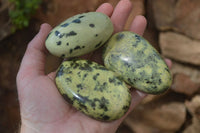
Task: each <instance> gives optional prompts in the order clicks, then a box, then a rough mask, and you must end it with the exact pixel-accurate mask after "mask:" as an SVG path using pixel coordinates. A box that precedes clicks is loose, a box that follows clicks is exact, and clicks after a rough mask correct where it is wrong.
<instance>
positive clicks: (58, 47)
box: [45, 12, 113, 58]
mask: <svg viewBox="0 0 200 133" xmlns="http://www.w3.org/2000/svg"><path fill="white" fill-rule="evenodd" d="M112 33H113V24H112V22H111V20H110V18H109V17H108V16H106V15H105V14H103V13H100V12H89V13H83V14H78V15H75V16H73V17H71V18H69V19H67V20H65V21H64V22H62V23H61V24H59V25H58V26H56V27H55V28H54V29H53V30H52V31H51V32H50V33H49V35H48V37H47V39H46V42H45V44H46V48H47V49H48V51H49V52H50V53H51V54H53V55H55V56H58V57H63V58H68V57H77V56H81V55H84V54H87V53H89V52H92V51H94V50H96V49H98V48H99V47H101V46H102V45H103V44H104V43H105V42H106V41H107V40H108V39H109V37H110V36H111V35H112Z"/></svg>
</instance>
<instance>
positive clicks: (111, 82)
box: [55, 60, 131, 121]
mask: <svg viewBox="0 0 200 133" xmlns="http://www.w3.org/2000/svg"><path fill="white" fill-rule="evenodd" d="M55 81H56V85H57V87H58V90H59V92H60V93H61V94H62V96H63V97H64V98H65V99H66V100H67V101H68V102H69V103H71V104H72V105H73V106H74V107H75V108H76V109H78V110H80V111H81V112H83V113H85V114H86V115H88V116H90V117H92V118H95V119H97V120H103V121H112V120H116V119H119V118H120V117H122V116H123V115H124V114H125V113H126V112H127V110H128V109H129V105H130V101H131V95H130V93H129V89H128V88H127V87H126V84H125V83H124V82H123V81H121V80H119V79H118V78H117V77H116V76H115V75H114V72H112V71H109V70H107V69H106V68H105V67H104V66H102V65H99V64H97V63H95V62H91V61H87V60H74V61H65V62H63V63H62V64H61V66H60V67H59V69H58V71H57V75H56V79H55Z"/></svg>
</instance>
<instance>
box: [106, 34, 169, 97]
mask: <svg viewBox="0 0 200 133" xmlns="http://www.w3.org/2000/svg"><path fill="white" fill-rule="evenodd" d="M106 46H107V47H106V50H105V53H104V55H103V58H104V63H105V66H106V67H107V68H108V69H110V70H112V71H114V72H115V73H116V75H118V76H119V77H121V78H122V79H123V80H124V81H126V82H127V83H128V84H129V85H131V86H132V87H134V88H136V89H138V90H141V91H143V92H146V93H150V94H160V93H163V92H165V91H166V90H167V89H168V88H169V87H170V86H171V83H172V77H171V74H170V71H169V69H168V67H167V65H166V63H165V62H164V60H163V59H162V57H161V56H160V54H159V53H158V52H157V51H156V49H154V48H153V47H152V46H151V44H150V43H149V42H148V41H146V40H145V39H144V38H143V37H141V36H139V35H137V34H134V33H132V32H128V31H124V32H120V33H117V34H115V35H113V36H112V37H111V38H110V40H109V41H108V43H107V45H106Z"/></svg>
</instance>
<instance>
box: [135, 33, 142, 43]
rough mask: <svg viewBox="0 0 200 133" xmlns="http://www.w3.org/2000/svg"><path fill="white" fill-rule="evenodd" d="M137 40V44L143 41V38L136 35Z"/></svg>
mask: <svg viewBox="0 0 200 133" xmlns="http://www.w3.org/2000/svg"><path fill="white" fill-rule="evenodd" d="M135 38H136V42H137V43H138V42H140V41H141V37H140V36H139V35H137V34H135Z"/></svg>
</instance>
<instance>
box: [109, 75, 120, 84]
mask: <svg viewBox="0 0 200 133" xmlns="http://www.w3.org/2000/svg"><path fill="white" fill-rule="evenodd" d="M108 82H109V83H112V84H114V85H115V86H118V85H122V82H121V81H120V80H117V79H116V78H115V77H112V78H108Z"/></svg>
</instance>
